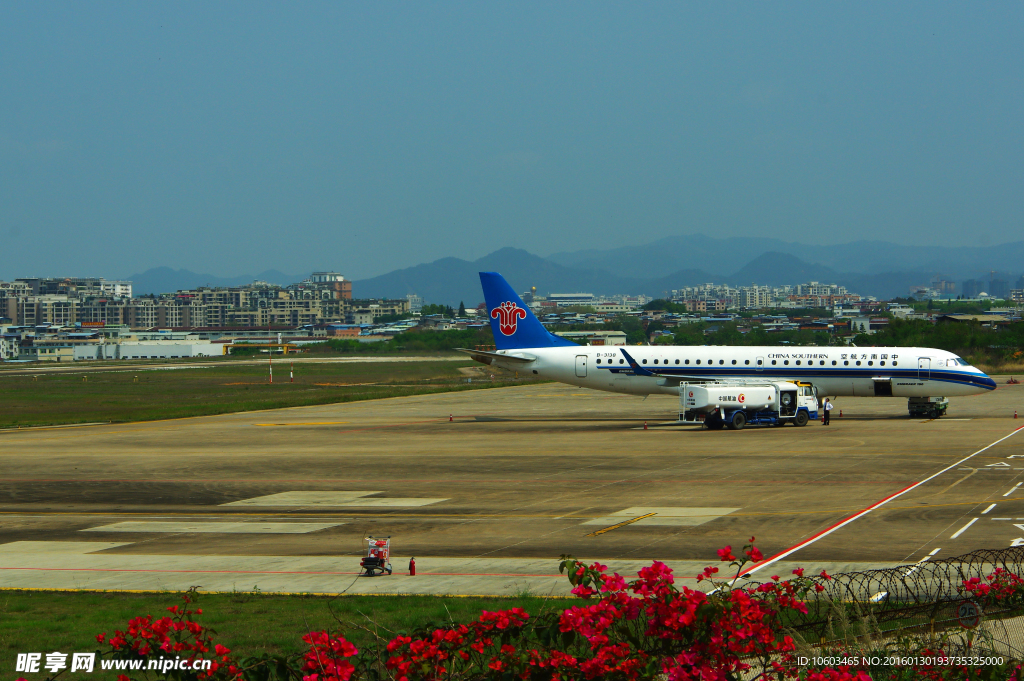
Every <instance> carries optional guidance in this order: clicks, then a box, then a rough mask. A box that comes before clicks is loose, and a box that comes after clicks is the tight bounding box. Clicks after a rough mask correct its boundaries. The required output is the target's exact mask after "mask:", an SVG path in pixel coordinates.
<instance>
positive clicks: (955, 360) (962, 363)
mask: <svg viewBox="0 0 1024 681" xmlns="http://www.w3.org/2000/svg"><path fill="white" fill-rule="evenodd" d="M948 363H949V364H950V365H952V366H955V365H957V364H959V365H960V366H962V367H969V366H971V365H970V364H968V363H967V362H966V361H964V359H963V358H962V357H954V358H953V359H951V360H949V362H948Z"/></svg>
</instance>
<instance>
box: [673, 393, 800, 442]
mask: <svg viewBox="0 0 1024 681" xmlns="http://www.w3.org/2000/svg"><path fill="white" fill-rule="evenodd" d="M679 406H680V407H681V409H680V414H679V420H680V421H682V422H683V423H689V424H698V423H699V424H703V426H704V427H705V428H708V429H711V430H721V429H722V427H723V426H728V427H729V428H730V429H731V430H740V429H741V428H743V426H745V425H747V424H755V425H761V426H781V425H785V424H786V423H792V424H793V425H794V426H806V425H807V422H808V421H810V420H811V419H817V418H818V397H817V395H816V394H815V390H814V386H812V385H811V384H810V383H804V382H800V381H797V382H795V383H791V382H789V381H758V382H756V383H754V382H751V383H743V382H732V381H730V382H727V383H682V384H680V386H679Z"/></svg>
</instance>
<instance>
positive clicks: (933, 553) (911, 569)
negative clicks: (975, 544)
mask: <svg viewBox="0 0 1024 681" xmlns="http://www.w3.org/2000/svg"><path fill="white" fill-rule="evenodd" d="M975 520H977V518H975ZM964 529H965V530H966V529H967V528H966V527H965V528H964ZM940 550H941V549H935V550H934V551H932V552H931V553H929V554H928V555H927V556H925V557H924V558H922V559H921V560H919V561H917V562H916V563H914V567H912V568H910V569H909V570H907V571H906V572H904V573H903V576H904V577H906V576H907V575H909V574H910V573H912V572H914V571H915V570H917V569H918V568H919V567H921V563H924V562H927V561H928V560H930V559H931V557H932V556H934V555H935V554H936V553H938V552H939V551H940ZM886 593H888V592H886ZM875 595H876V596H877V595H878V594H875ZM873 602H877V601H873Z"/></svg>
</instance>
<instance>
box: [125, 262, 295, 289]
mask: <svg viewBox="0 0 1024 681" xmlns="http://www.w3.org/2000/svg"><path fill="white" fill-rule="evenodd" d="M305 278H306V277H305V275H291V274H284V273H283V272H278V271H277V270H267V271H265V272H260V273H259V274H257V275H256V276H252V275H249V274H243V275H241V276H238V277H218V276H215V275H213V274H202V273H198V272H192V271H190V270H173V269H171V268H170V267H154V268H152V269H148V270H146V271H145V272H142V273H140V274H133V275H132V276H130V277H128V280H129V281H131V282H132V294H133V295H137V296H141V295H145V294H148V293H174V292H175V291H181V290H185V289H191V288H196V287H197V286H242V285H243V284H251V283H252V282H253V281H256V280H259V281H265V282H268V283H271V284H278V285H280V286H285V285H287V284H294V283H295V282H298V281H302V280H303V279H305Z"/></svg>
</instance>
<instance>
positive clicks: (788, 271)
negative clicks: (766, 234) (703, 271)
mask: <svg viewBox="0 0 1024 681" xmlns="http://www.w3.org/2000/svg"><path fill="white" fill-rule="evenodd" d="M840 277H841V275H840V274H839V273H838V272H836V271H835V270H833V269H832V268H831V267H826V266H825V265H815V264H811V263H807V262H804V261H803V260H801V259H800V258H797V257H796V256H793V255H789V254H788V253H778V252H776V251H770V252H768V253H762V254H761V255H759V256H757V257H756V258H754V259H753V260H751V261H750V262H748V263H747V264H746V265H744V266H743V267H741V268H740V269H739V271H737V272H736V273H735V274H732V275H730V276H728V277H726V278H725V283H727V284H731V285H732V286H750V285H751V284H760V285H762V286H765V285H767V286H784V285H786V284H799V283H803V282H806V281H820V282H822V283H826V284H833V283H837V282H838V280H839V279H840Z"/></svg>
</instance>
